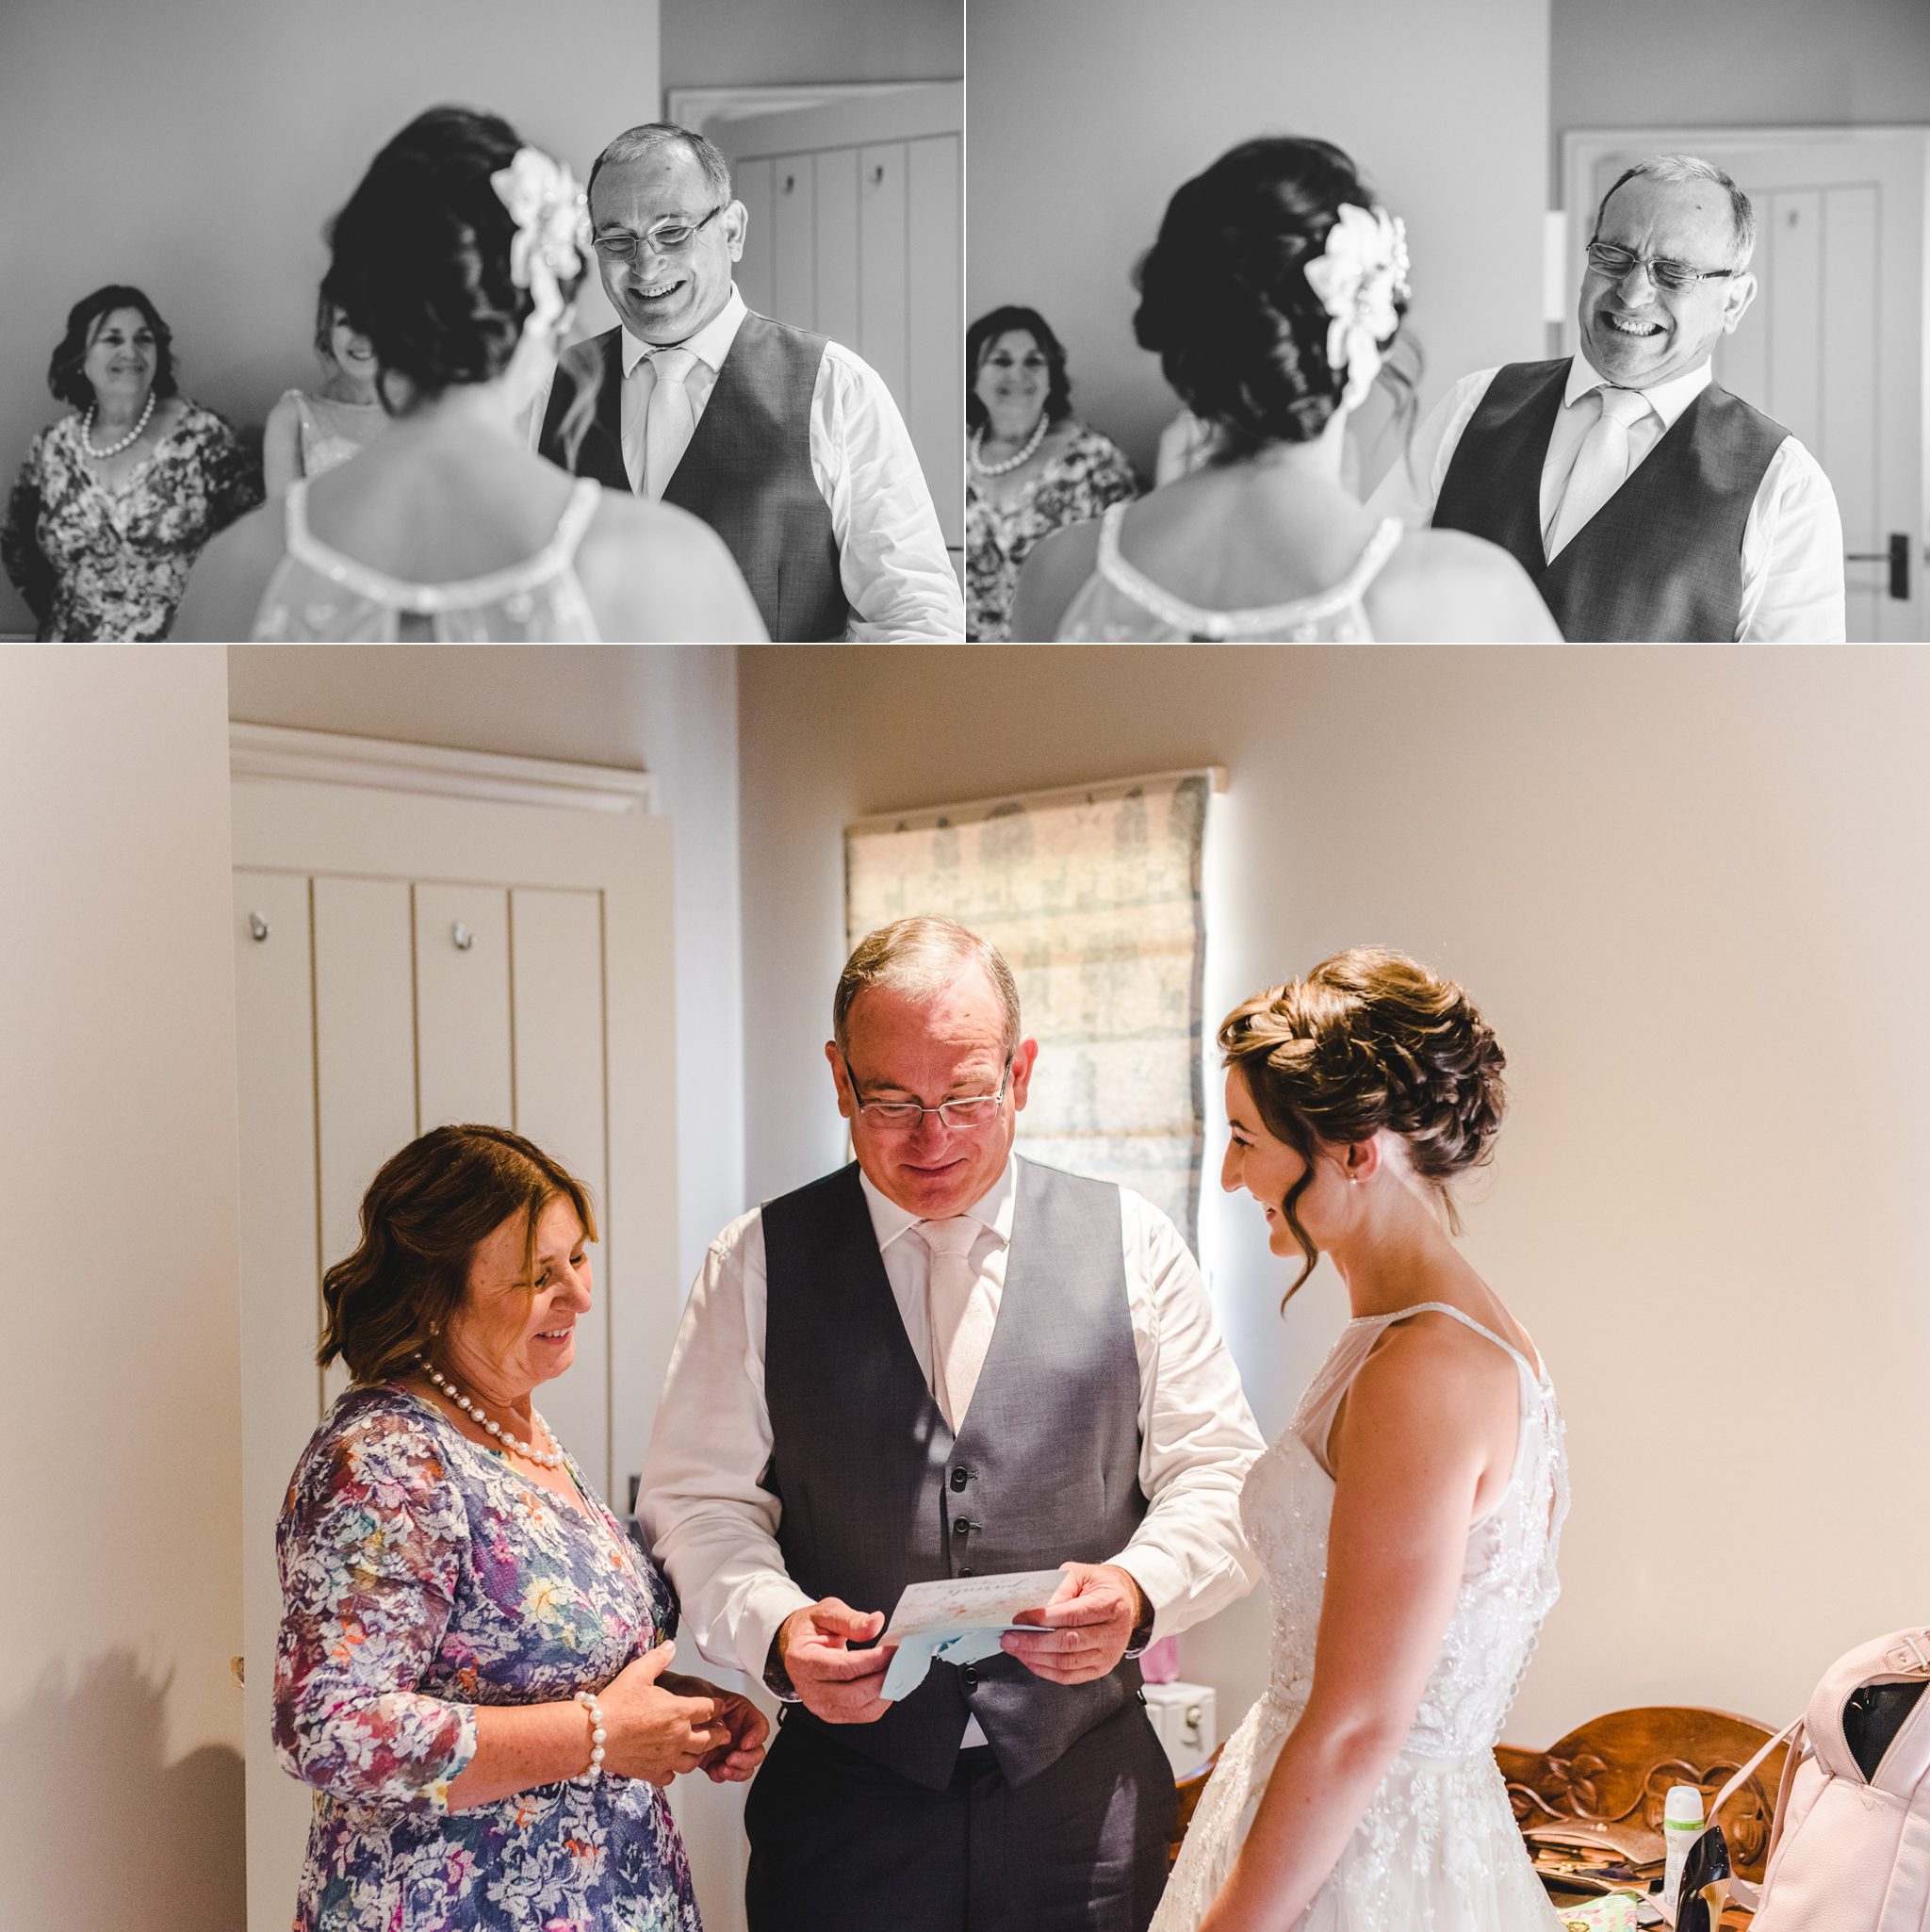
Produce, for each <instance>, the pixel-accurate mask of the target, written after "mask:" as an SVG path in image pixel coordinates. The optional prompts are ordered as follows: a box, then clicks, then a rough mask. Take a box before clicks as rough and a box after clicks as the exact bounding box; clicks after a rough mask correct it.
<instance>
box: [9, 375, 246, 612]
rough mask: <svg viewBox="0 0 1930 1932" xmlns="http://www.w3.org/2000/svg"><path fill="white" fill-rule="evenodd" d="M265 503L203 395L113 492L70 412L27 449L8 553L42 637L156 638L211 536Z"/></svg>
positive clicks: (240, 450) (11, 571)
mask: <svg viewBox="0 0 1930 1932" xmlns="http://www.w3.org/2000/svg"><path fill="white" fill-rule="evenodd" d="M260 501H261V468H260V465H259V464H258V463H256V462H255V461H254V458H253V457H252V456H251V455H250V454H249V453H248V451H247V450H244V449H243V448H242V446H241V444H240V442H239V441H238V439H237V437H236V434H235V432H234V431H233V430H232V429H230V428H229V427H228V425H227V423H226V422H225V421H224V420H223V419H222V418H221V417H219V416H217V415H216V414H215V413H214V411H213V410H211V409H204V408H203V407H202V406H201V404H200V403H198V402H190V403H188V409H187V414H186V415H185V416H183V418H181V420H180V421H179V422H178V423H177V424H175V426H174V427H173V428H172V430H170V431H169V432H168V434H166V435H165V436H163V437H162V438H161V440H160V441H159V442H158V443H157V444H156V445H155V449H154V451H153V453H152V454H151V455H150V456H148V458H147V459H146V460H145V461H144V462H142V463H140V464H138V465H137V466H136V467H135V468H134V470H133V472H132V473H131V474H130V475H129V476H128V478H127V480H126V482H125V483H123V485H122V486H121V488H119V489H117V490H110V489H108V488H106V486H105V485H104V484H103V483H102V482H101V480H100V477H99V475H98V474H97V472H96V470H95V468H94V466H93V465H92V464H91V463H90V461H89V460H88V458H87V455H86V452H85V451H84V450H83V449H82V447H81V418H80V417H79V416H77V415H76V416H64V417H62V418H60V420H59V421H58V422H57V423H54V424H52V425H50V426H49V427H48V428H46V429H44V430H42V431H41V433H40V434H39V435H37V436H36V437H35V438H34V439H33V442H32V443H31V444H30V445H29V446H28V448H27V454H26V461H25V464H23V465H22V466H21V471H20V476H19V478H18V480H17V481H16V482H15V483H14V485H13V494H12V497H11V499H9V500H8V506H7V524H6V530H5V532H4V535H0V552H4V556H5V562H6V566H7V574H8V577H9V578H11V579H12V580H13V581H14V583H15V584H16V585H17V586H18V587H19V590H20V593H21V595H22V596H23V597H24V598H25V599H26V601H27V604H28V605H29V607H30V608H31V609H32V611H33V614H34V615H35V616H36V617H37V618H38V619H39V620H40V631H39V635H40V636H41V638H42V639H74V640H95V639H103V638H106V639H114V640H117V641H122V642H132V643H137V644H145V643H152V642H154V641H155V640H157V639H160V638H164V637H166V636H167V634H168V627H169V626H170V625H171V624H172V623H173V621H174V611H175V608H176V606H177V605H179V603H180V601H181V594H182V592H183V591H185V590H186V589H187V588H188V571H189V570H190V569H192V568H193V565H194V560H195V559H196V558H197V557H198V556H200V554H201V552H202V548H203V547H204V545H205V544H206V542H207V540H208V538H209V537H211V536H213V535H214V534H215V532H217V531H220V530H224V529H226V527H227V526H228V525H229V524H231V523H232V522H234V520H235V519H236V517H237V516H240V515H241V514H242V512H243V511H245V510H250V509H253V508H254V505H255V504H256V503H258V502H260Z"/></svg>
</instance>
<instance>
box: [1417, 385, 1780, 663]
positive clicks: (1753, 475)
mask: <svg viewBox="0 0 1930 1932" xmlns="http://www.w3.org/2000/svg"><path fill="white" fill-rule="evenodd" d="M1567 381H1568V358H1567V357H1565V356H1563V357H1562V358H1561V359H1560V360H1559V361H1555V362H1512V363H1510V364H1508V365H1507V367H1506V368H1502V369H1500V370H1499V371H1497V374H1496V376H1495V380H1494V381H1493V382H1492V383H1491V384H1489V385H1488V392H1487V394H1486V395H1485V396H1483V397H1482V398H1481V400H1480V406H1479V407H1478V408H1477V409H1476V410H1475V413H1474V415H1473V416H1472V417H1471V418H1469V419H1468V424H1467V428H1466V429H1465V430H1464V432H1463V434H1462V438H1461V441H1460V443H1459V444H1458V445H1457V446H1456V448H1455V451H1454V455H1453V458H1452V460H1451V461H1450V462H1449V463H1448V465H1447V475H1446V476H1445V477H1443V478H1442V480H1441V495H1440V499H1439V500H1438V501H1437V502H1436V503H1435V505H1434V516H1433V524H1434V528H1435V529H1436V530H1466V531H1472V532H1474V534H1475V535H1476V536H1484V537H1486V538H1488V539H1489V540H1490V541H1491V542H1493V543H1497V544H1499V545H1500V546H1501V548H1503V549H1506V550H1510V551H1512V552H1513V554H1514V556H1515V558H1516V559H1517V560H1518V561H1519V562H1520V564H1521V566H1522V568H1523V569H1525V570H1526V571H1527V572H1528V574H1529V576H1530V577H1532V578H1533V579H1534V581H1535V588H1536V589H1537V590H1539V591H1540V592H1541V594H1542V596H1543V598H1546V602H1547V606H1548V609H1549V610H1550V611H1551V612H1552V613H1553V614H1554V618H1555V622H1556V623H1557V624H1559V625H1560V626H1561V627H1562V636H1563V637H1565V638H1567V639H1568V640H1569V641H1570V642H1571V643H1577V642H1589V643H1611V642H1628V641H1631V640H1633V641H1645V640H1658V641H1660V640H1667V641H1672V642H1683V643H1703V644H1727V643H1728V642H1729V641H1730V640H1731V639H1733V638H1734V636H1735V634H1736V619H1737V617H1738V615H1739V614H1741V611H1742V532H1743V530H1744V529H1745V528H1746V527H1747V525H1748V522H1749V510H1750V506H1751V505H1752V504H1753V503H1754V502H1755V501H1756V491H1757V488H1758V485H1759V484H1760V483H1761V482H1762V478H1763V473H1764V472H1765V471H1766V470H1767V469H1768V468H1769V465H1770V459H1771V458H1772V457H1773V456H1775V452H1776V450H1778V449H1779V448H1780V447H1781V445H1782V442H1783V439H1784V438H1785V437H1786V436H1787V435H1788V434H1789V432H1788V431H1787V430H1786V429H1784V428H1783V426H1782V425H1781V424H1780V423H1779V422H1773V421H1771V419H1770V418H1768V417H1766V416H1764V415H1763V414H1762V413H1761V411H1760V410H1757V409H1752V408H1750V406H1749V405H1748V403H1746V402H1744V401H1741V400H1740V399H1739V398H1737V397H1734V396H1731V395H1730V394H1729V392H1728V391H1727V390H1726V389H1725V388H1723V387H1722V386H1721V385H1719V384H1717V383H1713V382H1712V383H1710V384H1709V386H1708V387H1707V388H1706V389H1704V390H1703V391H1702V393H1701V394H1700V395H1699V396H1697V397H1696V398H1695V400H1694V401H1693V402H1692V403H1690V405H1689V407H1688V408H1687V409H1685V410H1684V411H1683V412H1682V414H1681V415H1680V416H1678V417H1677V418H1676V420H1675V422H1674V423H1673V424H1671V425H1670V427H1669V429H1668V431H1667V433H1666V434H1664V435H1663V436H1662V438H1661V440H1660V442H1659V443H1657V445H1656V446H1655V448H1654V449H1653V450H1650V451H1649V452H1648V454H1647V455H1646V456H1644V458H1643V460H1642V461H1641V463H1639V464H1638V465H1637V466H1636V467H1635V469H1634V470H1633V472H1632V473H1631V474H1630V475H1629V477H1628V480H1627V482H1626V483H1624V484H1623V485H1622V487H1621V488H1620V489H1619V490H1617V491H1616V492H1615V494H1614V495H1613V496H1612V497H1611V498H1610V499H1609V500H1608V501H1607V502H1606V503H1604V504H1603V505H1602V507H1601V508H1600V509H1599V510H1597V511H1596V512H1595V515H1594V516H1591V517H1590V518H1589V520H1588V521H1587V522H1586V523H1584V524H1583V525H1582V526H1581V529H1580V530H1579V531H1578V532H1577V533H1576V535H1575V536H1574V538H1573V539H1572V541H1570V542H1569V543H1568V544H1566V545H1564V546H1563V548H1562V554H1561V555H1560V556H1559V557H1557V558H1556V559H1555V561H1554V562H1553V563H1552V564H1550V563H1549V562H1548V559H1547V555H1546V552H1545V551H1544V549H1543V548H1542V522H1541V494H1542V464H1543V462H1544V460H1545V459H1546V456H1547V453H1548V438H1549V436H1550V435H1551V434H1553V433H1554V428H1555V418H1556V417H1557V416H1558V415H1559V414H1560V412H1561V408H1562V392H1563V390H1564V388H1565V387H1566V385H1567Z"/></svg>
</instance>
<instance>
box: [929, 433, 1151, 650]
mask: <svg viewBox="0 0 1930 1932" xmlns="http://www.w3.org/2000/svg"><path fill="white" fill-rule="evenodd" d="M1071 429H1072V439H1071V442H1070V443H1068V444H1067V445H1066V447H1065V449H1064V450H1061V451H1060V452H1059V453H1058V455H1056V456H1055V457H1054V458H1053V460H1052V461H1051V462H1050V463H1048V464H1047V465H1046V466H1045V467H1044V468H1042V469H1041V470H1040V471H1039V474H1038V475H1037V476H1035V477H1033V478H1031V479H1030V480H1029V481H1028V483H1026V485H1025V488H1024V489H1023V490H1022V492H1021V493H1020V496H1019V499H1018V500H1017V501H1016V502H1014V503H1012V504H1010V505H1009V506H1006V507H1002V506H1001V505H999V504H997V503H994V502H993V501H992V499H990V497H988V496H986V495H984V494H982V492H981V491H980V489H979V485H978V480H977V479H976V478H975V477H974V476H973V475H972V474H971V473H970V471H969V470H968V471H967V473H966V478H965V636H966V639H967V640H968V642H970V643H973V644H996V643H998V642H1000V641H1001V640H1002V639H1004V638H1006V637H1008V636H1009V635H1010V634H1011V619H1012V596H1013V593H1014V592H1015V591H1016V590H1017V589H1018V587H1019V569H1020V566H1021V565H1022V564H1023V563H1024V561H1025V559H1026V558H1027V557H1029V556H1030V555H1031V554H1032V551H1033V548H1034V546H1035V545H1037V544H1039V543H1040V542H1042V541H1043V540H1044V539H1045V538H1046V537H1049V536H1050V535H1051V534H1052V533H1053V532H1054V531H1055V530H1063V529H1065V528H1066V526H1067V525H1068V524H1072V523H1089V522H1090V521H1091V520H1092V518H1093V517H1095V516H1098V515H1099V514H1100V512H1101V511H1102V510H1104V508H1105V507H1106V505H1107V504H1109V503H1122V502H1127V501H1129V500H1130V499H1133V498H1134V497H1137V495H1138V494H1139V480H1138V478H1137V477H1136V476H1135V475H1134V474H1133V466H1132V464H1131V463H1130V462H1129V461H1128V460H1127V457H1126V452H1125V451H1124V450H1121V449H1120V446H1119V445H1118V444H1117V443H1115V442H1114V441H1113V440H1112V438H1111V437H1110V436H1106V435H1102V434H1100V432H1099V431H1097V430H1095V429H1088V427H1087V426H1086V425H1085V424H1084V423H1082V422H1077V421H1075V422H1073V424H1072V425H1071ZM1022 642H1025V643H1036V642H1038V640H1037V639H1030V638H1028V639H1023V640H1022Z"/></svg>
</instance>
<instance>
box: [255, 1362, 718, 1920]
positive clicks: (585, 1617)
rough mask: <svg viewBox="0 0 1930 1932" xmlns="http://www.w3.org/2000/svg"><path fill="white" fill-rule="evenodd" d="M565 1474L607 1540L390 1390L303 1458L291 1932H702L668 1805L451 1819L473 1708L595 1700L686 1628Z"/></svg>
mask: <svg viewBox="0 0 1930 1932" xmlns="http://www.w3.org/2000/svg"><path fill="white" fill-rule="evenodd" d="M569 1466H570V1474H571V1475H572V1476H573V1477H574V1478H575V1480H576V1482H577V1484H578V1486H579V1488H580V1489H581V1490H582V1492H583V1494H584V1495H585V1497H587V1498H589V1500H590V1503H591V1506H592V1508H593V1509H594V1510H595V1512H596V1515H597V1522H596V1523H594V1524H592V1523H591V1522H590V1521H589V1520H588V1519H587V1518H586V1517H584V1516H583V1515H582V1514H581V1513H580V1512H578V1511H576V1510H574V1509H572V1508H571V1507H570V1506H569V1505H568V1504H567V1503H565V1502H564V1501H562V1500H561V1499H560V1498H556V1497H553V1496H551V1495H550V1494H548V1492H547V1491H545V1490H542V1489H539V1488H536V1487H534V1486H533V1485H532V1484H530V1483H527V1482H523V1481H522V1479H521V1478H520V1477H518V1476H517V1475H516V1473H515V1470H514V1469H512V1468H511V1467H510V1466H509V1465H508V1464H507V1463H506V1462H505V1461H504V1460H503V1459H502V1458H501V1457H499V1456H498V1455H496V1454H495V1453H493V1452H492V1451H490V1450H487V1449H479V1448H478V1447H477V1446H476V1445H475V1444H474V1443H472V1442H470V1441H469V1440H468V1438H467V1437H466V1436H465V1435H463V1434H462V1433H460V1432H459V1431H458V1430H457V1429H455V1428H454V1427H453V1425H451V1424H450V1422H448V1421H447V1420H446V1419H445V1418H444V1417H443V1416H441V1415H440V1414H439V1413H438V1412H437V1411H435V1410H434V1409H432V1408H431V1407H430V1405H429V1404H428V1403H427V1402H424V1401H422V1400H419V1399H418V1398H417V1397H416V1396H414V1395H411V1394H410V1393H409V1392H408V1391H407V1390H405V1389H400V1388H394V1387H384V1388H365V1389H352V1390H350V1391H349V1393H348V1394H347V1395H345V1396H343V1397H342V1398H341V1400H339V1401H337V1402H336V1403H335V1407H334V1409H333V1410H332V1411H331V1412H330V1414H329V1416H327V1418H326V1419H325V1420H324V1421H323V1423H322V1425H321V1427H320V1428H319V1430H317V1432H316V1433H315V1435H314V1437H313V1438H312V1439H311V1441H310V1442H309V1445H308V1447H307V1448H306V1449H304V1450H303V1454H302V1460H301V1461H300V1463H298V1464H297V1465H296V1467H295V1477H294V1481H293V1482H291V1483H290V1485H289V1488H288V1498H287V1501H286V1503H285V1504H284V1505H283V1509H282V1518H281V1523H280V1525H279V1527H278V1529H277V1531H276V1536H275V1543H276V1552H277V1556H278V1560H279V1563H280V1566H281V1576H282V1603H283V1616H282V1630H281V1641H280V1643H279V1645H278V1646H277V1649H276V1655H275V1719H274V1744H275V1750H276V1753H277V1755H278V1756H279V1757H280V1759H281V1761H282V1763H283V1765H284V1767H285V1768H286V1770H288V1771H289V1772H291V1773H292V1774H293V1775H294V1776H297V1777H299V1778H301V1779H303V1782H304V1783H307V1784H311V1785H313V1786H314V1787H315V1789H316V1798H315V1815H314V1819H313V1821H312V1823H311V1824H310V1826H309V1829H308V1855H307V1858H306V1860H305V1862H304V1864H303V1871H302V1882H301V1887H300V1890H299V1891H298V1893H297V1897H296V1901H295V1918H294V1924H295V1928H296V1932H470V1928H476V1932H497V1928H501V1932H510V1928H515V1932H700V1928H699V1924H698V1919H697V1908H696V1900H695V1895H694V1894H693V1892H692V1891H691V1881H690V1867H689V1862H688V1860H687V1858H686V1857H685V1855H684V1849H683V1842H682V1841H681V1840H680V1839H679V1836H678V1832H677V1826H676V1825H675V1824H674V1823H673V1822H672V1820H671V1816H670V1810H669V1807H668V1805H667V1804H666V1803H665V1802H664V1798H663V1793H662V1792H660V1791H658V1790H657V1788H656V1787H655V1786H654V1785H650V1784H646V1783H644V1782H642V1781H640V1780H637V1779H632V1778H626V1777H598V1778H596V1779H593V1780H591V1781H589V1782H584V1783H579V1782H576V1781H566V1782H564V1783H560V1784H548V1785H541V1786H537V1787H536V1788H534V1789H532V1790H529V1791H524V1792H518V1793H515V1795H514V1796H512V1797H507V1798H502V1799H499V1800H498V1801H497V1802H495V1803H493V1804H487V1805H479V1806H477V1807H475V1808H474V1809H468V1810H463V1811H450V1809H449V1787H450V1781H451V1780H452V1779H453V1778H454V1777H455V1776H457V1775H458V1773H460V1772H461V1771H462V1769H463V1767H464V1766H465V1765H466V1764H467V1763H468V1761H469V1760H470V1759H471V1758H472V1757H473V1756H474V1755H475V1750H476V1717H475V1709H474V1707H475V1706H477V1705H479V1704H528V1703H544V1702H548V1701H551V1700H557V1699H562V1698H566V1697H569V1696H571V1695H573V1694H574V1693H575V1692H577V1691H579V1690H597V1689H600V1688H601V1687H602V1686H603V1685H605V1684H607V1683H608V1682H609V1681H610V1680H611V1678H613V1677H614V1676H615V1675H616V1673H617V1672H618V1671H619V1670H621V1669H622V1668H623V1666H624V1665H625V1664H626V1663H628V1662H630V1659H631V1658H632V1657H634V1656H636V1655H638V1654H639V1653H640V1652H642V1651H644V1650H646V1649H648V1648H649V1647H651V1646H652V1645H656V1644H659V1643H662V1641H663V1639H664V1638H665V1636H666V1635H668V1633H669V1630H670V1629H671V1627H672V1625H673V1624H674V1622H675V1617H676V1611H675V1605H674V1601H673V1598H672V1596H671V1593H670V1587H669V1585H668V1584H667V1583H666V1582H665V1581H664V1580H662V1577H661V1576H660V1575H659V1574H658V1573H657V1570H656V1568H655V1566H654V1565H653V1564H650V1563H649V1562H648V1561H647V1560H646V1558H645V1557H644V1555H643V1553H642V1551H641V1550H639V1549H638V1548H637V1547H636V1546H635V1545H634V1544H633V1543H631V1542H630V1540H629V1539H628V1538H627V1537H626V1536H625V1535H624V1534H623V1532H622V1531H621V1530H620V1529H619V1528H618V1526H617V1524H616V1522H615V1520H614V1518H613V1517H612V1516H611V1514H610V1513H609V1511H608V1510H607V1509H606V1508H605V1507H604V1506H603V1504H602V1502H601V1501H600V1500H599V1499H598V1498H597V1497H596V1496H595V1494H594V1493H593V1492H592V1491H591V1490H590V1487H589V1485H588V1483H587V1482H585V1481H584V1479H583V1475H582V1472H581V1470H580V1469H578V1468H577V1466H576V1465H575V1464H574V1462H572V1463H571V1464H570V1465H569ZM588 1738H589V1733H588V1719H587V1718H585V1720H584V1751H585V1754H586V1755H587V1753H588V1749H589V1743H588Z"/></svg>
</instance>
